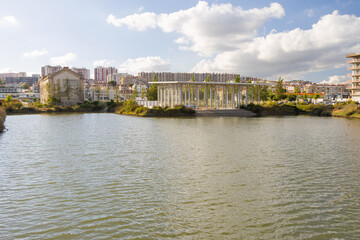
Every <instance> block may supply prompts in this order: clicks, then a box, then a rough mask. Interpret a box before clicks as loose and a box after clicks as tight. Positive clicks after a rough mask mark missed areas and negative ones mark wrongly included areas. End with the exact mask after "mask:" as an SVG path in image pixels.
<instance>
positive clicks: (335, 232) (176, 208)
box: [0, 113, 360, 239]
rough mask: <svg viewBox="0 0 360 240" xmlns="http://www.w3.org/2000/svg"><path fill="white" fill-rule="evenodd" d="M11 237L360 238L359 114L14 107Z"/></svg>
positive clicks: (5, 169)
mask: <svg viewBox="0 0 360 240" xmlns="http://www.w3.org/2000/svg"><path fill="white" fill-rule="evenodd" d="M5 125H6V128H7V129H8V130H7V131H6V132H4V133H3V134H0V236H1V238H2V239H169V238H178V239H359V238H360V217H359V216H360V147H359V144H360V121H359V120H349V119H342V118H320V117H307V116H296V117H281V118H274V117H272V118H237V117H227V118H224V117H208V118H136V117H129V116H121V115H116V114H106V113H104V114H42V115H15V116H8V117H7V119H6V122H5Z"/></svg>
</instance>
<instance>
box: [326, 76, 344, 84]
mask: <svg viewBox="0 0 360 240" xmlns="http://www.w3.org/2000/svg"><path fill="white" fill-rule="evenodd" d="M346 80H349V78H348V77H346V76H341V75H333V76H330V77H329V78H328V80H324V81H322V82H320V83H322V84H339V83H345V82H346Z"/></svg>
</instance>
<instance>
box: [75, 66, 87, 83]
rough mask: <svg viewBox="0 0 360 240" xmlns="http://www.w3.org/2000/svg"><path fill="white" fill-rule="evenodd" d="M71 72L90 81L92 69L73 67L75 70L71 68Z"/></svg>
mask: <svg viewBox="0 0 360 240" xmlns="http://www.w3.org/2000/svg"><path fill="white" fill-rule="evenodd" d="M71 70H73V71H74V72H76V73H77V74H80V75H82V77H83V78H84V80H89V79H90V69H87V68H84V67H82V68H77V67H73V68H71Z"/></svg>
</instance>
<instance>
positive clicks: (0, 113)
mask: <svg viewBox="0 0 360 240" xmlns="http://www.w3.org/2000/svg"><path fill="white" fill-rule="evenodd" d="M5 118H6V113H5V109H4V108H2V107H0V133H1V132H2V131H4V129H5Z"/></svg>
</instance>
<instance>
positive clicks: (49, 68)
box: [41, 65, 62, 77]
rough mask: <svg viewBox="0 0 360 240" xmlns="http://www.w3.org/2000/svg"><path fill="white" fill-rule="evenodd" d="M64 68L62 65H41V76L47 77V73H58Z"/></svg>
mask: <svg viewBox="0 0 360 240" xmlns="http://www.w3.org/2000/svg"><path fill="white" fill-rule="evenodd" d="M61 69H62V67H61V66H50V65H46V66H43V67H41V77H45V76H46V75H49V74H53V73H56V72H58V71H60V70H61Z"/></svg>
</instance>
